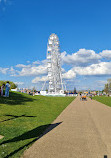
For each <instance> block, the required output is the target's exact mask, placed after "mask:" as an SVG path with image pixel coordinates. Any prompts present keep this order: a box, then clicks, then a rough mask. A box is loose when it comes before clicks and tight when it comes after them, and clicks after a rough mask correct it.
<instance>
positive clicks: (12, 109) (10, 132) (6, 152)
mask: <svg viewBox="0 0 111 158" xmlns="http://www.w3.org/2000/svg"><path fill="white" fill-rule="evenodd" d="M73 100H74V97H44V96H34V97H33V96H29V95H27V94H22V93H10V97H9V98H4V97H0V135H3V136H4V138H3V139H2V140H0V158H19V157H20V156H21V155H22V153H23V152H24V150H25V149H26V148H28V147H29V146H30V145H31V144H32V143H33V142H35V141H36V140H37V138H39V136H40V134H42V133H43V131H44V130H45V129H46V128H47V127H48V126H49V125H50V124H51V123H52V122H53V121H54V120H55V119H56V118H57V116H58V115H59V114H60V113H61V112H62V111H63V110H64V109H65V108H66V107H67V106H68V105H69V104H70V103H71V102H72V101H73ZM57 125H59V123H58V124H55V125H53V127H52V128H54V127H55V126H57Z"/></svg>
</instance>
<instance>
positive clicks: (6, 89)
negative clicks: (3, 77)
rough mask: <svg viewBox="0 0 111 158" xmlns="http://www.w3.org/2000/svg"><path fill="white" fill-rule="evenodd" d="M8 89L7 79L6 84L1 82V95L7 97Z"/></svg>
mask: <svg viewBox="0 0 111 158" xmlns="http://www.w3.org/2000/svg"><path fill="white" fill-rule="evenodd" d="M4 88H5V95H3V89H4ZM9 90H10V84H9V82H8V81H7V83H6V85H5V84H3V85H2V86H1V87H0V92H1V96H4V97H9Z"/></svg>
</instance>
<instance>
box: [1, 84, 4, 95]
mask: <svg viewBox="0 0 111 158" xmlns="http://www.w3.org/2000/svg"><path fill="white" fill-rule="evenodd" d="M4 87H5V84H3V85H2V86H1V96H3V88H4Z"/></svg>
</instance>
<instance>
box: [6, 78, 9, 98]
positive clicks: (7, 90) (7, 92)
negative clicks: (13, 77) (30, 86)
mask: <svg viewBox="0 0 111 158" xmlns="http://www.w3.org/2000/svg"><path fill="white" fill-rule="evenodd" d="M9 90H10V84H9V81H7V83H6V85H5V97H9Z"/></svg>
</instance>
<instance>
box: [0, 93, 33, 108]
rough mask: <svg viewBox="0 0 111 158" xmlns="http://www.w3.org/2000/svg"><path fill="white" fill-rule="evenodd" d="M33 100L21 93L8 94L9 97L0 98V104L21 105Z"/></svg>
mask: <svg viewBox="0 0 111 158" xmlns="http://www.w3.org/2000/svg"><path fill="white" fill-rule="evenodd" d="M34 100H35V99H33V98H31V97H30V96H28V95H24V94H22V93H14V92H10V97H7V98H6V97H0V104H8V105H21V104H24V103H25V102H33V101H34Z"/></svg>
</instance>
